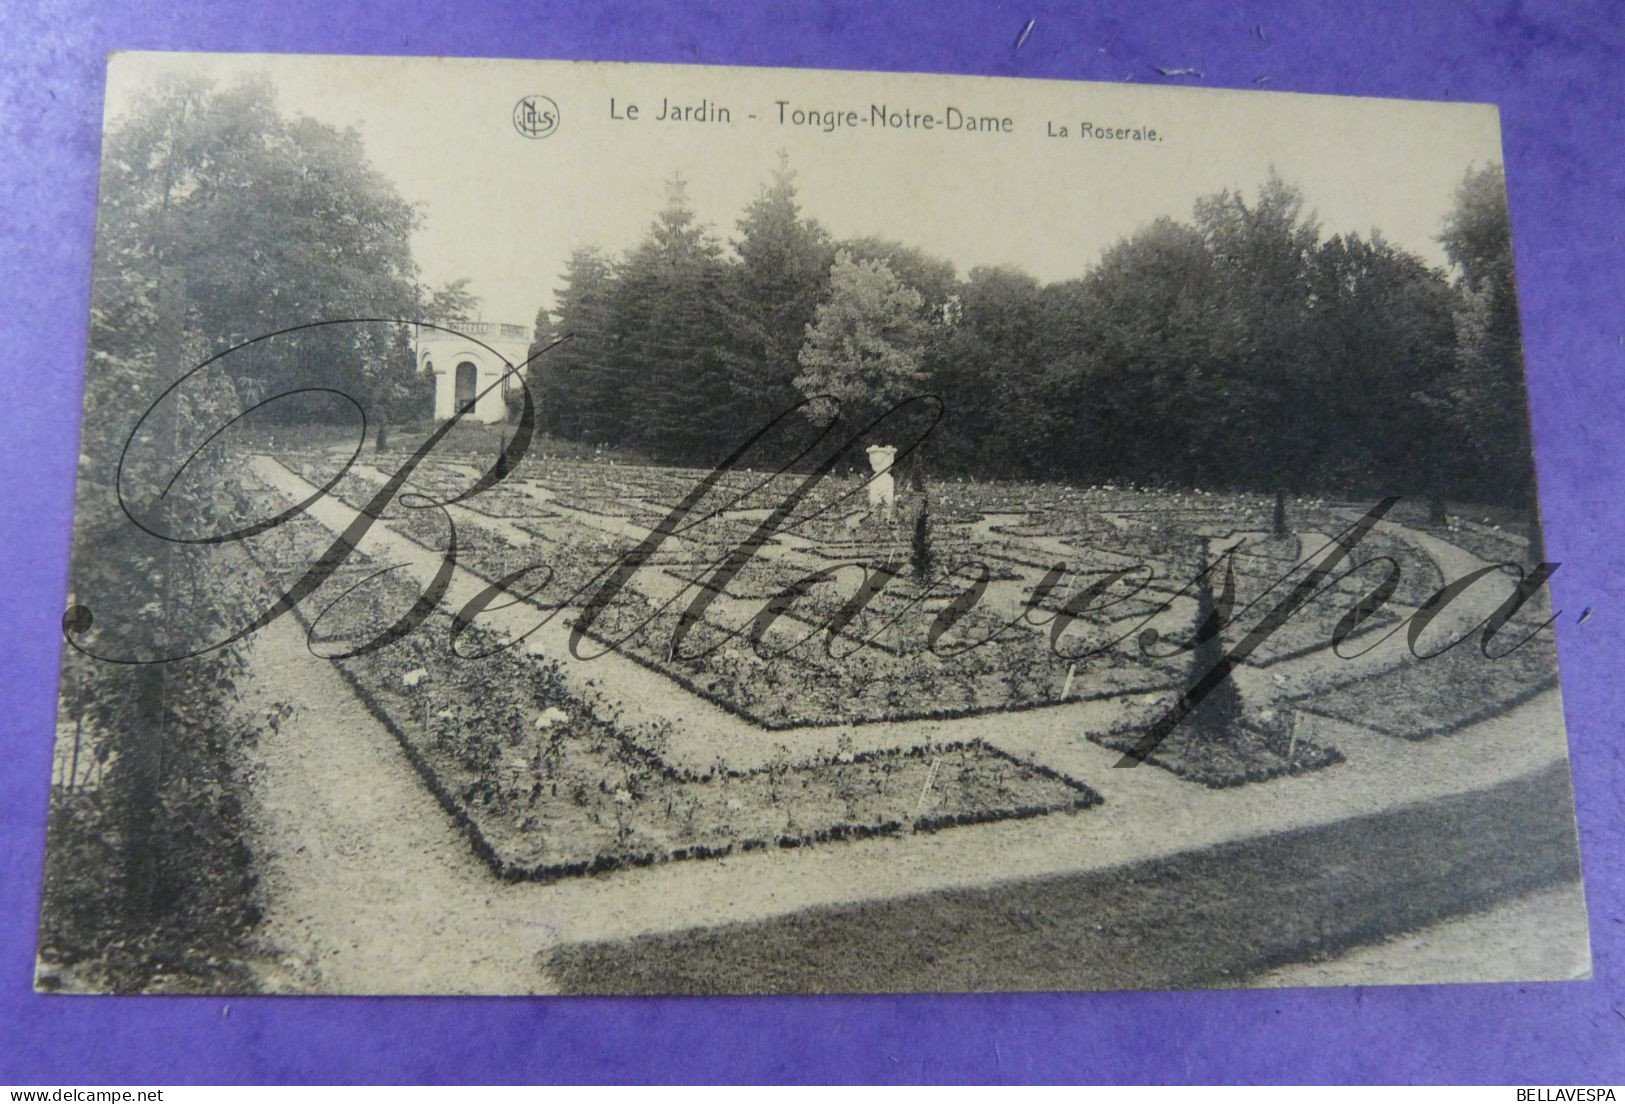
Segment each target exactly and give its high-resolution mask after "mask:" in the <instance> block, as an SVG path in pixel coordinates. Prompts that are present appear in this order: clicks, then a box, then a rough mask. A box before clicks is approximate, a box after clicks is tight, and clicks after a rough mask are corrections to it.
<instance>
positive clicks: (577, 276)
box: [541, 249, 627, 444]
mask: <svg viewBox="0 0 1625 1104" xmlns="http://www.w3.org/2000/svg"><path fill="white" fill-rule="evenodd" d="M615 284H616V277H615V272H614V269H613V268H612V267H611V265H610V262H609V259H608V258H607V257H605V256H604V254H603V253H602V252H601V251H599V250H597V249H578V250H576V251H575V252H574V253H572V254H571V255H570V259H569V261H568V262H567V263H566V265H565V269H564V280H563V284H562V286H561V287H560V288H559V289H558V291H557V292H556V293H555V297H554V305H555V307H556V308H557V313H558V329H559V332H560V333H561V334H568V335H569V336H570V340H569V341H567V342H565V343H564V344H563V345H560V346H559V347H558V348H557V349H555V350H553V352H552V353H550V354H548V359H549V361H550V363H549V364H548V366H547V368H546V370H545V371H544V372H543V374H542V377H541V379H542V384H541V396H542V404H543V406H544V407H546V408H548V409H551V410H552V411H553V412H554V413H553V421H552V426H553V431H554V432H556V433H558V434H559V435H560V436H563V437H569V438H571V439H573V440H578V441H584V442H587V443H590V444H598V443H602V442H604V441H608V440H611V439H618V437H619V435H620V427H621V426H624V424H625V421H626V411H627V388H626V387H625V386H623V385H622V384H623V382H624V381H623V380H622V378H621V377H620V376H619V375H617V374H615V373H614V372H613V371H612V366H613V365H614V363H615V360H614V352H615V348H616V342H615V333H614V318H613V309H612V308H613V300H614V298H615Z"/></svg>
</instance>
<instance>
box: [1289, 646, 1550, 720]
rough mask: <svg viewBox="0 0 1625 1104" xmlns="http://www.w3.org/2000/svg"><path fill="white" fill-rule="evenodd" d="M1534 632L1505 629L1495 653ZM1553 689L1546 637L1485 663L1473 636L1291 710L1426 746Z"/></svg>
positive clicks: (1308, 699) (1310, 698)
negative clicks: (1331, 719)
mask: <svg viewBox="0 0 1625 1104" xmlns="http://www.w3.org/2000/svg"><path fill="white" fill-rule="evenodd" d="M1531 628H1532V626H1531V625H1528V624H1523V625H1522V627H1520V623H1516V622H1515V623H1512V624H1509V625H1507V627H1506V628H1504V629H1503V630H1502V633H1501V636H1500V637H1498V638H1497V639H1498V640H1500V641H1501V642H1500V643H1499V644H1497V645H1495V646H1496V647H1498V648H1504V647H1508V646H1510V645H1511V643H1512V642H1514V641H1517V640H1520V639H1522V638H1523V637H1524V636H1526V635H1528V633H1529V632H1530V630H1531ZM1556 685H1557V654H1556V650H1555V648H1553V646H1552V642H1551V637H1550V634H1549V633H1548V634H1546V635H1544V636H1541V637H1537V638H1536V639H1534V640H1531V641H1530V642H1529V643H1527V644H1524V645H1522V646H1521V647H1519V648H1517V649H1515V650H1514V651H1513V652H1512V653H1511V654H1509V655H1504V656H1501V657H1500V658H1499V659H1489V658H1487V657H1485V655H1484V654H1483V652H1481V651H1480V650H1479V644H1478V638H1477V636H1476V634H1475V635H1474V636H1473V637H1472V638H1469V639H1467V640H1465V641H1463V642H1462V643H1460V644H1458V645H1456V646H1455V647H1453V648H1451V649H1450V650H1449V651H1447V652H1445V653H1444V654H1443V655H1439V656H1435V657H1433V658H1432V659H1425V660H1408V661H1407V662H1405V663H1403V664H1401V665H1400V666H1398V667H1395V668H1393V669H1391V670H1388V671H1384V672H1382V673H1381V674H1378V675H1374V676H1372V677H1370V678H1367V679H1363V680H1361V681H1359V682H1354V683H1350V684H1348V685H1345V686H1341V687H1338V688H1336V689H1333V690H1329V691H1327V692H1325V693H1322V694H1316V695H1311V696H1308V697H1304V698H1299V699H1297V701H1296V703H1295V704H1297V706H1298V708H1300V709H1303V710H1304V711H1306V712H1309V713H1317V714H1320V715H1321V716H1325V717H1331V718H1333V719H1335V720H1339V721H1346V722H1348V723H1349V724H1355V725H1359V726H1360V727H1362V728H1368V729H1371V730H1372V731H1374V732H1380V733H1382V734H1383V735H1385V736H1394V737H1397V738H1399V739H1404V740H1427V739H1431V738H1433V737H1435V736H1443V735H1446V734H1448V733H1451V732H1455V731H1457V730H1458V729H1462V728H1465V727H1467V726H1468V725H1472V724H1477V723H1478V722H1479V721H1483V720H1487V719H1488V718H1490V717H1496V716H1499V715H1501V714H1502V713H1505V712H1506V711H1507V710H1509V709H1512V708H1513V707H1515V706H1517V705H1520V704H1522V703H1523V702H1525V701H1528V700H1529V699H1531V698H1533V697H1535V696H1536V695H1538V694H1541V693H1544V692H1545V691H1547V690H1550V689H1552V688H1553V687H1554V686H1556Z"/></svg>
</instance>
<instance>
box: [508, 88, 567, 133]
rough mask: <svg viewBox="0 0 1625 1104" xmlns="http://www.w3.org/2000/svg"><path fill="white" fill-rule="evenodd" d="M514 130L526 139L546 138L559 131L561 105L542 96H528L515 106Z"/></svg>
mask: <svg viewBox="0 0 1625 1104" xmlns="http://www.w3.org/2000/svg"><path fill="white" fill-rule="evenodd" d="M513 128H514V129H515V130H517V131H518V132H519V133H520V134H523V135H524V136H525V137H526V138H546V137H548V136H550V135H551V134H552V133H553V132H554V131H555V130H557V129H559V105H558V104H556V103H554V102H553V101H552V99H550V98H549V97H547V96H543V95H540V94H537V95H533V96H526V97H524V98H523V99H521V100H520V101H519V102H518V103H516V104H514V107H513Z"/></svg>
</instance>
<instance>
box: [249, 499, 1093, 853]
mask: <svg viewBox="0 0 1625 1104" xmlns="http://www.w3.org/2000/svg"><path fill="white" fill-rule="evenodd" d="M282 529H283V530H285V531H283V532H281V533H280V535H278V536H277V537H276V538H275V539H276V541H277V542H278V545H277V547H278V549H279V554H278V555H277V556H276V557H275V558H274V559H271V558H268V559H267V563H268V565H269V566H270V567H271V568H272V570H273V574H275V575H277V576H279V577H285V576H288V575H291V574H292V573H293V572H294V571H296V570H297V568H296V567H294V566H293V564H294V562H295V561H296V559H297V557H296V556H295V555H294V554H293V553H295V552H303V553H304V554H305V555H307V556H310V557H314V556H315V555H318V554H319V553H320V550H321V549H322V548H323V547H325V545H326V543H327V541H328V540H329V539H330V535H329V534H327V533H326V531H325V530H323V529H322V528H321V527H320V526H319V525H317V524H316V523H315V522H313V521H311V520H310V519H308V518H297V519H295V520H294V521H292V522H290V523H288V524H287V525H286V526H284V527H282ZM306 562H307V563H308V560H307V561H306ZM376 566H377V565H376V564H374V563H372V562H371V561H369V560H367V558H366V557H365V556H363V555H361V554H359V553H357V554H355V555H354V556H353V557H352V558H351V560H350V561H349V562H348V563H347V564H346V566H345V567H344V568H343V569H342V571H343V577H342V579H340V580H335V581H334V582H333V583H331V584H329V585H330V586H332V587H333V588H334V590H333V592H334V593H339V592H341V591H343V590H344V589H345V588H346V587H347V586H349V585H350V584H351V583H353V582H356V581H359V580H360V579H362V578H365V577H366V576H367V575H369V574H371V572H372V571H373V570H376ZM325 593H326V588H324V590H323V591H322V592H319V593H318V594H317V595H314V596H313V597H312V598H311V599H310V600H308V601H307V603H306V604H305V605H304V606H302V607H301V608H300V611H299V612H300V616H301V617H302V618H303V619H304V620H305V621H306V624H307V625H310V624H311V619H312V618H316V617H318V615H319V619H318V620H317V621H316V623H315V626H314V628H315V629H316V630H318V632H317V638H318V639H319V640H320V641H322V642H323V643H324V644H326V645H328V646H332V647H334V648H339V647H342V646H343V645H345V644H348V643H358V642H360V641H363V640H366V639H369V638H371V637H372V636H373V635H374V634H376V633H377V632H378V631H379V630H380V629H381V628H382V627H384V626H386V625H388V624H389V623H391V622H392V621H393V620H394V618H395V617H396V616H398V615H399V613H400V612H401V611H403V610H404V609H406V608H407V607H409V606H410V605H411V604H412V602H413V601H414V600H415V598H416V588H415V587H413V586H412V585H411V584H410V583H407V582H405V581H403V580H400V579H396V578H394V577H393V576H388V575H385V576H379V577H378V578H376V579H373V580H371V581H370V582H368V583H366V585H365V586H363V587H360V588H358V589H356V590H355V591H353V592H351V593H350V594H348V595H346V596H344V597H342V598H340V599H338V600H337V601H333V604H332V605H331V606H330V607H328V606H327V601H332V600H331V599H324V595H325ZM449 634H450V618H449V615H447V614H446V613H445V612H444V611H437V612H436V613H435V614H433V615H432V616H431V618H430V619H429V621H428V622H426V623H425V624H424V625H422V626H420V627H419V628H418V630H417V631H416V632H414V633H412V634H411V635H409V636H407V637H405V638H404V639H402V640H400V641H398V642H396V643H394V644H392V645H390V646H389V647H387V648H384V649H382V650H381V651H378V652H375V653H371V654H368V655H363V656H358V657H352V658H346V659H342V660H339V661H337V666H338V668H339V670H340V671H341V672H342V673H343V674H344V676H345V678H346V679H347V680H348V681H349V682H350V684H351V686H352V687H353V688H354V689H355V691H356V693H357V695H358V696H359V697H360V698H361V700H362V701H363V702H364V703H365V704H366V705H367V707H368V709H369V710H370V711H372V712H373V713H374V715H375V716H377V717H378V719H379V720H380V721H381V722H383V723H384V724H385V725H386V726H387V727H388V728H389V729H390V731H391V732H392V733H393V734H394V735H395V737H396V739H397V740H398V741H399V742H400V744H401V746H402V748H403V749H404V750H405V752H406V754H407V756H408V758H409V759H410V760H411V762H412V763H413V765H414V766H415V767H416V768H417V769H418V771H419V772H420V774H421V775H422V776H423V778H424V780H425V782H426V783H427V784H428V786H429V788H430V790H431V791H432V792H433V793H434V794H435V796H436V798H437V799H438V800H439V801H440V803H441V804H442V806H443V807H444V808H445V809H446V810H447V812H448V813H450V814H451V815H452V816H453V817H454V818H455V819H456V820H457V822H458V823H459V824H460V825H462V826H463V827H464V829H465V830H466V831H467V833H468V835H469V838H470V840H471V842H472V844H473V846H474V848H475V850H476V852H477V853H478V854H480V856H481V857H482V858H483V859H484V860H485V861H487V862H488V863H489V864H490V865H491V866H492V868H493V869H494V870H495V871H496V872H497V873H498V874H499V875H501V876H502V877H505V878H509V879H515V880H518V879H526V880H544V881H545V880H552V879H556V878H560V877H568V876H573V875H580V874H590V873H596V872H599V871H604V870H610V869H614V868H618V867H625V866H639V865H648V864H651V863H657V862H664V861H669V860H679V859H694V858H705V857H708V856H716V855H722V854H727V853H729V852H733V851H748V850H755V849H761V848H767V847H794V846H800V845H802V844H809V843H818V842H823V841H829V840H843V839H859V838H864V837H868V836H876V835H895V834H901V833H905V832H909V831H934V830H937V829H942V828H947V827H952V826H954V825H960V824H973V823H979V822H984V821H989V820H999V819H1007V818H1014V817H1029V816H1037V815H1041V814H1044V813H1049V812H1056V811H1063V810H1078V809H1085V808H1088V807H1090V806H1093V805H1095V804H1098V803H1099V802H1100V797H1099V795H1098V794H1097V793H1095V792H1094V791H1093V790H1091V789H1089V788H1088V787H1087V786H1084V785H1082V784H1081V783H1077V782H1074V781H1072V780H1071V779H1068V778H1066V777H1064V776H1062V775H1059V774H1057V773H1055V772H1053V771H1050V770H1048V769H1046V768H1043V767H1040V766H1037V765H1034V764H1031V763H1026V762H1023V761H1020V760H1017V759H1015V758H1013V757H1011V756H1009V755H1007V754H1005V753H1003V752H1001V751H998V750H997V749H994V748H991V747H988V746H986V745H984V744H982V743H980V742H971V743H956V744H938V745H921V746H916V747H911V748H906V749H898V750H890V751H882V752H873V753H856V754H854V753H853V751H852V750H851V748H850V746H849V745H847V744H846V743H845V742H843V741H837V742H836V744H835V746H834V748H833V749H830V750H826V751H821V752H819V753H816V754H814V755H813V756H811V757H808V758H805V759H792V758H791V757H790V754H789V752H788V750H787V749H783V748H781V749H780V753H779V755H777V756H776V757H774V758H773V759H772V760H770V761H769V763H768V764H767V765H766V766H764V767H762V768H759V769H756V770H751V771H734V770H731V769H729V768H728V767H727V766H726V764H724V763H721V762H719V763H717V764H715V765H714V766H713V767H712V768H711V769H710V770H708V771H706V772H703V773H700V772H693V771H683V770H678V769H676V768H673V767H671V766H669V765H668V764H667V763H666V762H665V760H664V759H663V758H662V755H661V752H662V750H663V748H664V746H665V744H666V742H667V740H668V739H669V736H668V733H667V731H666V730H665V729H663V728H660V727H653V726H645V727H642V728H639V729H637V730H632V729H629V728H628V727H626V726H624V725H623V724H621V723H620V722H619V720H618V718H617V711H616V710H615V709H614V707H613V706H612V705H611V704H610V703H608V702H607V701H604V700H602V699H598V698H590V697H586V696H583V695H581V694H580V693H578V692H576V691H573V690H572V689H571V688H570V687H569V686H567V685H566V683H565V681H564V679H563V677H562V675H561V673H560V670H559V667H558V664H557V663H556V662H553V661H547V660H543V659H540V658H537V657H534V656H529V655H525V654H522V653H516V652H515V651H513V650H511V649H509V650H501V651H496V652H495V653H494V654H493V655H490V656H488V657H485V658H482V659H477V660H470V659H461V658H458V657H456V656H454V655H453V654H452V653H451V651H450V649H449V647H448V645H447V641H448V639H449ZM500 643H501V641H500V640H499V639H498V638H497V637H495V636H493V635H492V634H489V633H486V632H484V631H482V630H480V629H478V628H470V629H468V630H467V632H466V634H465V635H464V637H463V644H462V650H463V651H464V652H465V653H477V652H481V651H485V650H488V649H491V648H494V647H496V646H497V645H498V644H500Z"/></svg>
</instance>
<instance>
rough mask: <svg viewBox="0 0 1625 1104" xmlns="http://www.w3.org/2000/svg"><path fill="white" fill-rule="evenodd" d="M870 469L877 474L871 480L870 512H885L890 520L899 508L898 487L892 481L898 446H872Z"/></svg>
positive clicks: (869, 450) (870, 448)
mask: <svg viewBox="0 0 1625 1104" xmlns="http://www.w3.org/2000/svg"><path fill="white" fill-rule="evenodd" d="M868 453H869V467H870V469H871V470H872V471H873V472H874V473H875V474H874V478H873V479H871V480H869V511H870V513H873V512H875V511H876V510H880V511H883V512H884V513H885V515H886V517H887V519H888V520H889V519H890V518H891V516H892V513H893V511H895V510H896V508H897V485H896V482H895V481H894V480H893V479H892V474H891V466H892V461H893V460H894V459H896V457H897V446H896V445H870V446H869V448H868Z"/></svg>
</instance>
